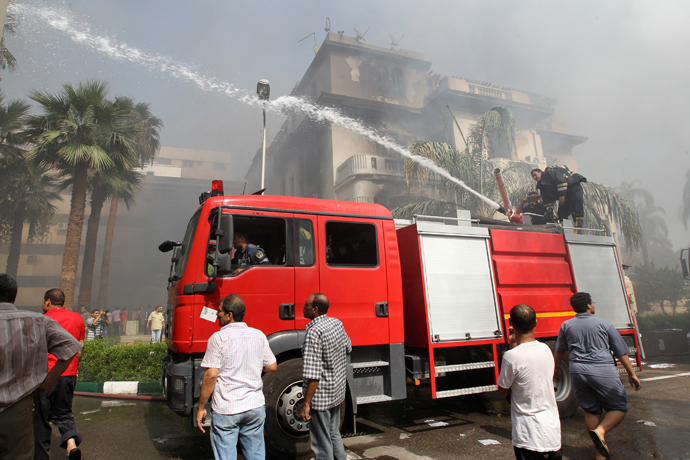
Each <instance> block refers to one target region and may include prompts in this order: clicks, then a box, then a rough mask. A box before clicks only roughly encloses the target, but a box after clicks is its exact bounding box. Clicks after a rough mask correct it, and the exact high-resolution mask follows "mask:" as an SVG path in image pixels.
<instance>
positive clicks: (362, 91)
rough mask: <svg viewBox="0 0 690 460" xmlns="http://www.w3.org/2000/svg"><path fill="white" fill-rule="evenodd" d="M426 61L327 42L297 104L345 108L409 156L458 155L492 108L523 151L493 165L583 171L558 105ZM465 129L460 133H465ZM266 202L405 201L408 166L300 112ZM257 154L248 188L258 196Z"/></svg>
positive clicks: (272, 155) (290, 124) (272, 148)
mask: <svg viewBox="0 0 690 460" xmlns="http://www.w3.org/2000/svg"><path fill="white" fill-rule="evenodd" d="M430 67H431V63H430V62H429V61H426V60H424V56H423V55H422V54H420V53H417V52H414V51H409V50H395V49H387V48H382V47H378V46H374V45H369V44H365V43H362V42H360V41H358V40H357V39H355V38H351V37H347V36H344V35H341V34H333V33H329V34H328V36H327V37H326V39H325V40H324V42H323V44H322V46H321V47H320V48H319V50H318V52H317V53H316V56H315V57H314V60H313V61H312V63H311V65H310V66H309V68H308V69H307V71H306V72H305V74H304V76H303V78H302V79H301V80H300V82H299V83H298V84H297V85H296V86H295V89H294V90H293V92H292V95H293V96H297V97H300V98H303V99H306V100H308V101H310V102H313V103H315V104H317V105H318V106H325V107H334V108H337V109H338V110H339V111H340V112H341V113H342V114H343V115H346V116H348V117H351V118H355V119H357V120H361V121H362V123H363V124H364V125H365V126H367V127H371V128H374V129H375V130H376V131H377V132H379V133H381V134H383V135H385V136H387V137H389V138H391V139H392V140H394V141H395V142H396V143H397V144H399V145H401V146H403V147H406V146H408V145H410V144H412V143H413V142H417V141H436V142H446V143H448V144H450V145H453V146H455V147H457V148H458V149H460V150H463V149H464V148H465V144H464V140H463V135H462V134H461V132H460V129H461V130H462V132H463V133H464V135H465V136H466V135H467V133H469V132H470V130H471V128H472V127H473V126H474V124H475V123H476V122H477V119H478V118H479V117H480V116H481V115H482V114H484V113H485V112H486V111H488V110H489V109H491V108H493V107H497V106H503V107H507V108H509V109H510V110H511V111H512V112H513V114H514V115H515V119H516V124H517V136H516V141H517V146H516V150H515V151H513V149H508V148H506V149H504V150H501V149H497V152H490V156H494V157H504V158H507V159H510V160H522V161H526V162H529V163H532V164H534V165H535V167H545V166H546V165H548V164H565V165H567V166H569V167H570V168H571V169H573V170H576V169H577V163H576V161H575V159H574V158H573V156H572V148H573V147H575V146H577V145H579V144H581V143H583V142H585V141H586V140H587V139H586V138H584V137H581V136H574V135H571V134H568V133H567V129H566V127H565V125H563V124H562V123H559V122H557V121H556V117H555V105H556V101H555V100H554V99H551V98H548V97H545V96H542V95H539V94H534V93H530V92H527V91H521V90H516V89H510V88H498V87H496V86H494V85H491V84H489V83H482V82H476V81H473V80H469V79H465V78H459V77H451V76H445V77H444V76H440V75H438V74H434V73H432V72H430V71H429V69H430ZM458 126H459V127H460V129H458ZM266 157H267V158H266V184H267V185H266V187H267V193H269V194H276V195H291V196H303V197H316V198H328V199H338V200H346V201H358V202H370V203H380V204H383V205H384V206H388V207H389V208H391V207H395V206H397V205H398V204H400V203H401V202H402V201H404V200H405V199H406V198H405V196H406V189H405V174H404V161H403V159H402V157H401V156H400V155H399V154H398V153H395V152H393V151H390V150H388V149H387V148H385V147H383V146H381V145H380V144H378V143H376V142H374V141H372V140H370V139H369V138H367V137H365V136H363V135H361V134H359V133H357V132H356V131H353V130H350V129H347V128H344V127H342V126H340V125H338V124H334V123H324V122H319V121H316V120H314V119H313V118H309V117H307V116H305V115H304V114H303V113H299V112H297V111H296V112H295V113H294V114H291V115H290V116H289V117H288V119H287V120H286V121H285V123H284V124H283V126H282V127H281V129H280V131H279V132H278V133H277V134H276V136H275V138H274V140H273V142H271V144H270V145H269V146H268V148H267V153H266ZM260 174H261V152H260V151H259V152H258V153H257V155H256V156H255V158H254V161H253V163H252V165H251V167H250V168H249V171H248V172H247V174H246V176H245V179H246V180H247V183H248V186H249V188H250V189H258V188H259V183H260Z"/></svg>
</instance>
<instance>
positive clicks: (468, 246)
mask: <svg viewBox="0 0 690 460" xmlns="http://www.w3.org/2000/svg"><path fill="white" fill-rule="evenodd" d="M420 238H421V243H422V257H423V266H424V282H425V287H426V300H427V311H428V315H429V323H430V330H431V341H432V342H447V341H458V340H480V339H493V338H496V337H497V336H500V333H499V334H496V331H500V329H501V327H500V321H499V313H498V305H497V302H496V291H495V286H494V277H493V271H492V267H491V256H490V253H489V245H488V238H485V237H482V236H459V235H447V236H446V235H438V234H425V235H420Z"/></svg>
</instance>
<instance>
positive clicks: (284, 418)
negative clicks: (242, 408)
mask: <svg viewBox="0 0 690 460" xmlns="http://www.w3.org/2000/svg"><path fill="white" fill-rule="evenodd" d="M263 382H264V395H265V396H266V423H265V438H266V450H267V451H268V452H270V453H271V454H273V455H274V456H276V457H280V458H288V457H289V458H294V457H295V456H301V455H305V454H307V453H309V451H310V449H311V448H310V446H309V424H308V423H305V422H303V421H302V420H301V419H300V418H299V411H300V409H301V408H302V400H303V399H304V394H303V392H302V360H301V359H291V360H289V361H285V362H282V363H280V364H278V370H277V371H276V372H270V373H267V374H265V375H264V377H263Z"/></svg>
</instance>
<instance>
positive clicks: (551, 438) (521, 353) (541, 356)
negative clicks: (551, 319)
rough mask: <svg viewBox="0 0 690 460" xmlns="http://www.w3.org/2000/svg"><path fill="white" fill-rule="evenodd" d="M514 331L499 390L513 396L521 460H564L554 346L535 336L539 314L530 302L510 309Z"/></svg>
mask: <svg viewBox="0 0 690 460" xmlns="http://www.w3.org/2000/svg"><path fill="white" fill-rule="evenodd" d="M510 325H511V326H512V329H513V333H514V341H513V337H511V340H510V342H511V347H512V348H511V349H510V350H508V351H506V352H505V354H504V355H503V363H502V364H501V375H500V376H499V378H498V392H499V393H500V394H501V396H506V397H507V396H508V395H510V417H511V419H512V421H513V449H514V451H515V458H517V459H518V460H537V459H538V460H560V459H561V458H562V454H561V421H560V419H559V417H558V406H557V405H556V395H555V393H554V389H553V369H554V361H553V355H552V354H551V349H550V348H549V347H548V346H547V345H546V344H544V343H541V342H538V341H537V340H536V339H535V338H534V333H533V331H534V328H535V327H536V326H537V314H536V313H535V312H534V309H533V308H532V307H530V306H529V305H525V304H520V305H516V306H514V307H513V308H512V310H510Z"/></svg>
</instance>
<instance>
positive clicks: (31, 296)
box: [0, 147, 244, 310]
mask: <svg viewBox="0 0 690 460" xmlns="http://www.w3.org/2000/svg"><path fill="white" fill-rule="evenodd" d="M230 171H231V170H230V154H229V153H227V152H213V151H206V150H198V149H196V150H195V149H181V148H173V147H162V148H161V150H160V152H159V154H158V156H156V158H155V159H154V161H153V163H152V164H150V165H145V166H144V168H143V169H142V172H143V173H144V174H145V177H144V181H143V184H142V190H141V193H140V194H139V195H137V197H136V200H137V201H136V204H135V205H134V206H133V207H132V208H131V209H127V208H126V207H125V206H124V205H122V204H120V205H119V206H118V213H117V220H116V227H115V235H114V241H113V248H112V253H111V262H110V277H109V287H108V303H107V308H111V307H112V306H113V305H118V306H120V307H126V308H136V309H139V308H140V307H142V306H146V305H148V304H165V303H166V297H167V292H166V286H167V278H168V272H169V270H170V254H162V253H160V252H159V251H158V245H159V244H160V243H161V242H163V241H165V240H180V239H182V237H183V236H184V231H185V228H186V227H187V223H188V222H189V219H190V218H191V216H192V214H193V213H194V210H195V209H196V208H197V207H198V206H199V201H198V200H199V195H200V194H201V193H202V192H204V191H208V190H210V188H211V180H213V179H221V180H224V183H225V191H226V193H233V194H242V193H243V189H244V183H243V182H231V181H230ZM70 193H71V192H70V191H67V192H66V193H65V194H63V195H62V198H63V201H62V202H60V203H56V204H57V207H58V210H57V213H56V214H55V216H54V218H53V220H52V222H51V224H50V228H49V231H48V233H47V234H46V236H45V238H44V239H43V240H42V241H38V242H35V243H33V244H29V243H27V236H28V228H27V227H28V225H25V226H24V235H23V236H22V248H21V258H20V262H19V270H18V273H17V281H18V284H19V293H18V296H17V306H19V307H23V308H30V309H35V310H40V306H41V301H42V299H43V294H44V293H45V291H47V290H48V289H50V288H53V287H57V286H58V285H59V282H60V269H61V266H62V255H63V252H64V246H65V238H66V235H67V221H68V218H69V207H70ZM88 203H89V202H88V201H87V205H88ZM108 209H109V201H108V202H106V203H105V205H104V207H103V211H102V214H101V221H100V228H99V232H98V248H97V256H96V265H95V267H96V268H95V274H94V284H93V301H92V306H93V307H95V306H96V301H97V298H98V286H99V279H98V278H99V274H100V267H101V258H102V254H103V241H104V239H105V233H106V227H107V224H108ZM90 212H91V209H90V207H87V209H86V215H85V218H84V230H83V233H82V249H81V254H82V255H83V252H84V250H83V242H84V239H85V237H86V221H87V220H88V217H89V213H90ZM8 252H9V245H8V244H7V243H4V244H0V270H1V271H4V269H5V266H6V264H7V254H8ZM81 270H82V261H81V260H80V261H79V268H78V271H77V283H76V295H75V305H76V300H77V298H78V295H79V285H80V282H81ZM111 309H112V308H111Z"/></svg>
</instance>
